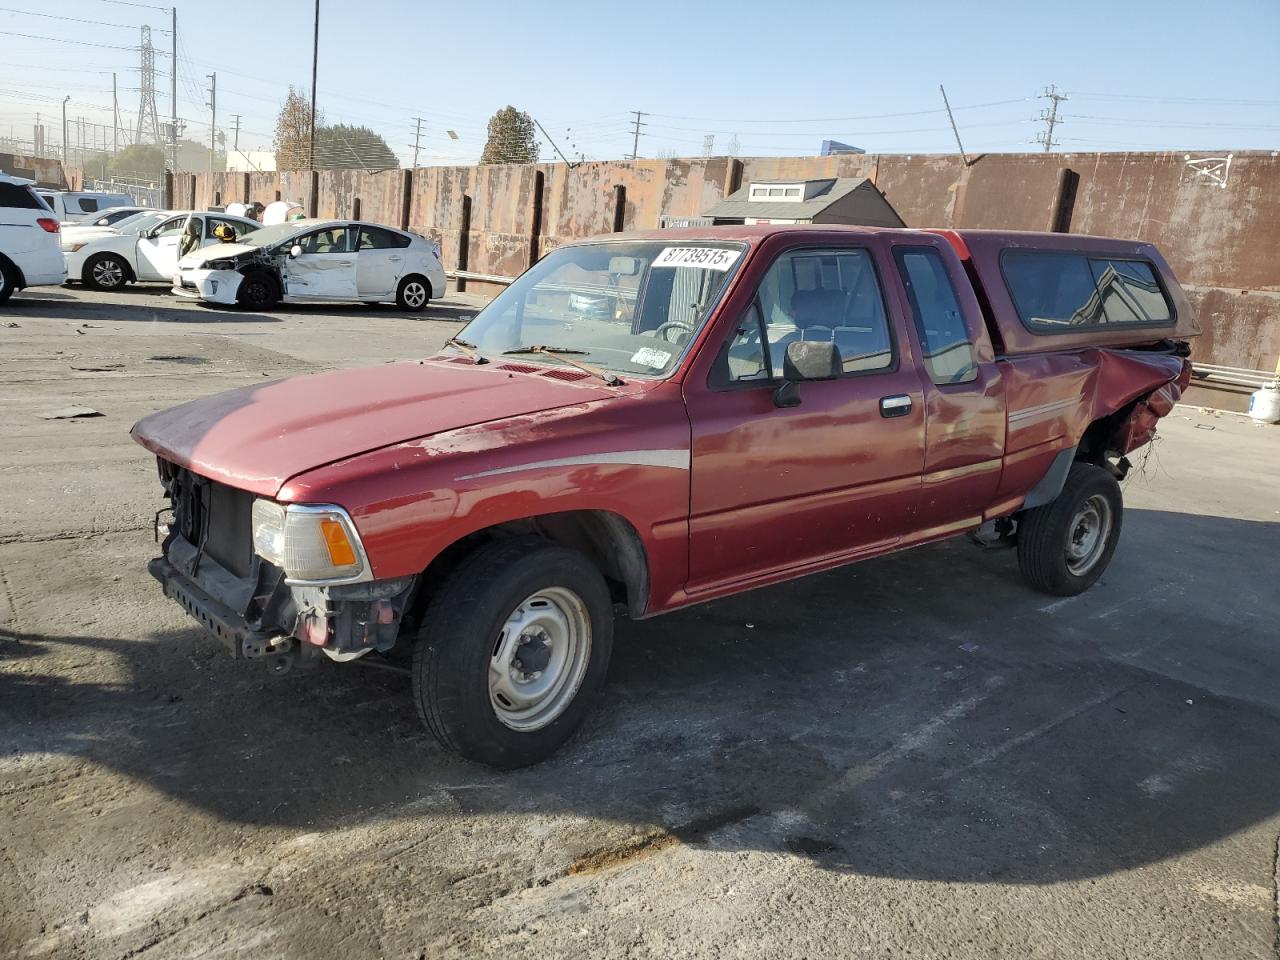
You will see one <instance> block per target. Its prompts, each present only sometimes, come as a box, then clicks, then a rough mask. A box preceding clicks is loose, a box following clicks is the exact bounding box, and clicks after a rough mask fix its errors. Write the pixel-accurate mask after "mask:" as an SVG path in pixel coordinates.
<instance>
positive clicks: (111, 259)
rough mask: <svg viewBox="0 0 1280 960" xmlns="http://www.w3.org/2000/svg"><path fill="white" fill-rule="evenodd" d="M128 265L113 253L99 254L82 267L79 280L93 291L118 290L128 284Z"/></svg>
mask: <svg viewBox="0 0 1280 960" xmlns="http://www.w3.org/2000/svg"><path fill="white" fill-rule="evenodd" d="M129 276H130V274H129V265H128V264H127V263H125V262H124V260H122V259H121V258H120V257H117V256H116V255H115V254H114V253H100V254H98V255H97V256H94V257H91V258H90V259H89V262H88V263H86V264H85V265H84V272H83V273H82V274H81V277H80V279H81V280H83V281H84V283H85V285H86V286H90V287H93V288H94V289H95V290H119V289H120V288H121V287H123V286H124V285H125V284H126V283H128V282H129Z"/></svg>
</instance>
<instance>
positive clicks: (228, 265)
mask: <svg viewBox="0 0 1280 960" xmlns="http://www.w3.org/2000/svg"><path fill="white" fill-rule="evenodd" d="M205 267H206V268H207V269H209V270H234V269H235V268H236V263H235V261H234V260H210V261H209V262H208V263H206V264H205Z"/></svg>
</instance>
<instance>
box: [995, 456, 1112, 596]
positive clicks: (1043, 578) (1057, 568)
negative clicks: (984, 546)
mask: <svg viewBox="0 0 1280 960" xmlns="http://www.w3.org/2000/svg"><path fill="white" fill-rule="evenodd" d="M1123 518H1124V501H1123V499H1122V498H1121V495H1120V484H1118V483H1117V482H1116V479H1115V477H1113V476H1112V475H1111V474H1110V473H1109V472H1108V471H1107V470H1104V469H1103V468H1102V467H1098V466H1094V465H1093V464H1091V463H1075V464H1072V466H1071V471H1070V473H1068V474H1067V482H1066V483H1065V484H1064V485H1063V487H1062V492H1061V493H1060V494H1058V497H1057V499H1056V500H1054V501H1053V502H1051V503H1046V504H1045V505H1044V506H1042V507H1034V508H1032V509H1030V510H1027V511H1025V512H1023V514H1022V515H1021V517H1020V518H1019V523H1018V567H1019V569H1020V570H1021V571H1022V576H1023V577H1024V578H1025V579H1026V581H1027V582H1028V583H1029V584H1031V586H1033V587H1035V588H1036V589H1037V590H1040V591H1042V592H1044V593H1048V594H1052V595H1054V596H1058V597H1074V596H1075V595H1076V594H1079V593H1083V592H1084V591H1085V590H1088V589H1089V587H1091V586H1093V583H1094V581H1096V580H1097V579H1098V578H1099V577H1100V576H1102V572H1103V571H1104V570H1106V568H1107V565H1108V564H1109V563H1110V562H1111V557H1112V555H1113V554H1114V553H1115V550H1116V543H1117V542H1118V541H1119V539H1120V525H1121V521H1122V520H1123Z"/></svg>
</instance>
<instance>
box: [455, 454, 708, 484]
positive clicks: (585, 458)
mask: <svg viewBox="0 0 1280 960" xmlns="http://www.w3.org/2000/svg"><path fill="white" fill-rule="evenodd" d="M593 464H609V465H624V466H631V467H667V468H669V469H672V470H688V469H689V451H688V450H619V451H617V452H616V453H584V454H582V455H580V456H577V457H557V458H556V459H554V460H535V461H533V462H532V463H520V464H516V465H515V466H512V467H498V468H496V469H494V470H482V471H480V472H479V473H466V474H463V475H462V476H460V477H458V478H457V479H458V480H475V479H478V478H480V477H497V476H501V475H502V474H505V473H522V472H524V471H525V470H542V469H545V468H547V467H580V466H591V465H593Z"/></svg>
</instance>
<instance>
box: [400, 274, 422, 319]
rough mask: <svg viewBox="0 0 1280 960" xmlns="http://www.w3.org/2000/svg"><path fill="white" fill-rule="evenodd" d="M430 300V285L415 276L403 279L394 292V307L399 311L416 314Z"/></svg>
mask: <svg viewBox="0 0 1280 960" xmlns="http://www.w3.org/2000/svg"><path fill="white" fill-rule="evenodd" d="M430 299H431V284H430V283H429V282H427V281H426V280H424V279H423V278H422V277H420V276H418V275H417V274H413V275H411V276H408V277H405V278H404V279H403V280H401V281H400V286H399V288H398V289H397V290H396V306H398V307H399V308H400V309H401V310H408V311H410V312H411V313H418V312H420V311H421V310H423V309H424V308H425V307H426V305H427V301H428V300H430Z"/></svg>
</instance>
